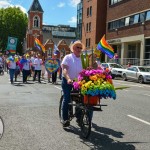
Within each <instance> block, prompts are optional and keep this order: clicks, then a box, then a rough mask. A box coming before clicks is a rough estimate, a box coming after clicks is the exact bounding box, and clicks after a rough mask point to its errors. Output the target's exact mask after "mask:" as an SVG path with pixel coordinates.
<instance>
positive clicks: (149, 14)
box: [146, 11, 150, 20]
mask: <svg viewBox="0 0 150 150" xmlns="http://www.w3.org/2000/svg"><path fill="white" fill-rule="evenodd" d="M146 20H150V11H147V13H146Z"/></svg>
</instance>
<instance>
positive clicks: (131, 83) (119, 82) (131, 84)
mask: <svg viewBox="0 0 150 150" xmlns="http://www.w3.org/2000/svg"><path fill="white" fill-rule="evenodd" d="M117 82H118V83H117ZM115 83H116V84H122V83H123V85H126V84H125V83H124V81H119V80H115ZM133 83H134V82H128V84H127V85H130V86H138V87H150V85H145V84H142V85H138V83H135V84H136V85H133Z"/></svg>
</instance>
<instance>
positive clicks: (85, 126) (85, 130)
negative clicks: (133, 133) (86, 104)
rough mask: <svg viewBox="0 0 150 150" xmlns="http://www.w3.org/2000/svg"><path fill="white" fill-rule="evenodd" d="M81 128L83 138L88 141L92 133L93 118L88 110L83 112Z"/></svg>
mask: <svg viewBox="0 0 150 150" xmlns="http://www.w3.org/2000/svg"><path fill="white" fill-rule="evenodd" d="M80 126H81V132H82V136H83V137H84V138H86V139H87V138H88V137H89V135H90V133H91V117H90V113H89V111H88V110H82V115H81V120H80Z"/></svg>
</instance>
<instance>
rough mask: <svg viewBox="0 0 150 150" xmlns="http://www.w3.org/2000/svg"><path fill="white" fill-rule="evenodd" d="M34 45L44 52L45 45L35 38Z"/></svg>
mask: <svg viewBox="0 0 150 150" xmlns="http://www.w3.org/2000/svg"><path fill="white" fill-rule="evenodd" d="M35 46H36V47H37V48H38V49H39V50H40V51H43V53H45V47H44V46H43V45H42V43H41V42H40V41H39V40H38V39H37V38H35Z"/></svg>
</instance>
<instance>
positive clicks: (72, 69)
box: [61, 53, 82, 80]
mask: <svg viewBox="0 0 150 150" xmlns="http://www.w3.org/2000/svg"><path fill="white" fill-rule="evenodd" d="M61 64H62V65H66V66H68V74H69V77H70V78H71V80H73V79H75V78H78V75H79V73H80V72H81V71H82V63H81V58H80V57H76V56H75V54H74V53H71V54H68V55H66V56H65V57H64V59H63V60H62V63H61Z"/></svg>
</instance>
